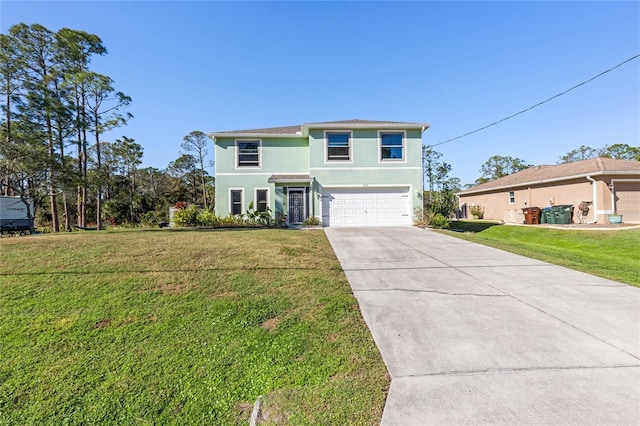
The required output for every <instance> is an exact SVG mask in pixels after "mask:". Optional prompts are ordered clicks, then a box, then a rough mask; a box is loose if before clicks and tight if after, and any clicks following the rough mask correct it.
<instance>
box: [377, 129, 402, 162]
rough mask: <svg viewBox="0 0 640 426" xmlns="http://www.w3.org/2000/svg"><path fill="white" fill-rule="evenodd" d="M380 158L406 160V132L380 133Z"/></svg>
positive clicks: (383, 159)
mask: <svg viewBox="0 0 640 426" xmlns="http://www.w3.org/2000/svg"><path fill="white" fill-rule="evenodd" d="M380 160H382V161H385V160H404V133H380Z"/></svg>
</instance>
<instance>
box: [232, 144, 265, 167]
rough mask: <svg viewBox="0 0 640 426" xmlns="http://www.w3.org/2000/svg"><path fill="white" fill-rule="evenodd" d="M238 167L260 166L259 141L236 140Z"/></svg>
mask: <svg viewBox="0 0 640 426" xmlns="http://www.w3.org/2000/svg"><path fill="white" fill-rule="evenodd" d="M237 146H238V163H237V165H238V167H260V141H237Z"/></svg>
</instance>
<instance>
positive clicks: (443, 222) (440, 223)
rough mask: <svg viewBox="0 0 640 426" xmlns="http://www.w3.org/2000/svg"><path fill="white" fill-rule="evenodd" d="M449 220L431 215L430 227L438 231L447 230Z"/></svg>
mask: <svg viewBox="0 0 640 426" xmlns="http://www.w3.org/2000/svg"><path fill="white" fill-rule="evenodd" d="M449 223H450V220H449V218H448V217H445V216H443V215H442V214H440V213H436V214H435V215H433V218H432V219H431V223H430V225H431V226H433V227H434V228H438V229H449Z"/></svg>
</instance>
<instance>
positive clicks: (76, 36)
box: [56, 28, 107, 226]
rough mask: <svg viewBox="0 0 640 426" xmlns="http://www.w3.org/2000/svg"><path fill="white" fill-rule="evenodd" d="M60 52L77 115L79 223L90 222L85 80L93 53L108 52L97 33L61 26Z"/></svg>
mask: <svg viewBox="0 0 640 426" xmlns="http://www.w3.org/2000/svg"><path fill="white" fill-rule="evenodd" d="M56 37H57V46H58V55H59V60H60V63H61V64H62V67H63V69H64V72H65V81H64V83H63V84H64V85H65V86H66V87H67V88H68V89H69V92H70V94H71V96H72V105H73V112H74V114H75V121H74V128H75V134H76V144H77V145H76V146H77V149H76V152H77V173H78V174H79V177H80V178H79V184H78V186H77V212H76V216H77V224H78V225H80V226H86V225H87V215H86V202H87V161H88V158H87V127H88V126H89V124H88V122H87V105H86V102H87V97H86V96H87V94H86V80H87V72H88V66H89V63H90V61H91V57H92V56H93V55H100V56H102V55H105V54H106V53H107V49H106V48H105V47H104V46H103V44H102V40H100V38H99V37H98V36H97V35H94V34H89V33H86V32H84V31H78V30H73V29H69V28H62V29H61V30H60V31H58V32H57V33H56Z"/></svg>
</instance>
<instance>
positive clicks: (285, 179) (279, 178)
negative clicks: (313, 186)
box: [267, 175, 313, 184]
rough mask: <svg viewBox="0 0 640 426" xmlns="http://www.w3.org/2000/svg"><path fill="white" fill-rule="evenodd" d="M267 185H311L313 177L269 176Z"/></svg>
mask: <svg viewBox="0 0 640 426" xmlns="http://www.w3.org/2000/svg"><path fill="white" fill-rule="evenodd" d="M267 182H269V183H307V184H308V183H311V182H313V177H312V176H309V175H271V177H269V179H268V180H267Z"/></svg>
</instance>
